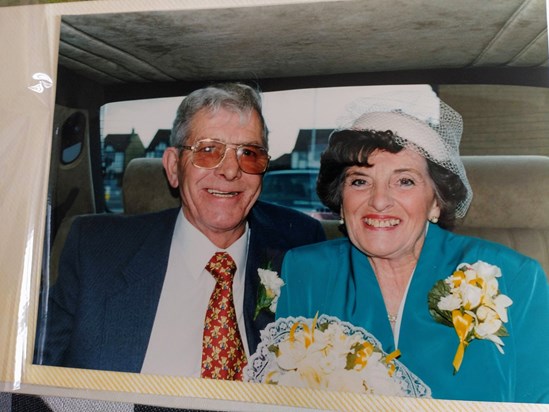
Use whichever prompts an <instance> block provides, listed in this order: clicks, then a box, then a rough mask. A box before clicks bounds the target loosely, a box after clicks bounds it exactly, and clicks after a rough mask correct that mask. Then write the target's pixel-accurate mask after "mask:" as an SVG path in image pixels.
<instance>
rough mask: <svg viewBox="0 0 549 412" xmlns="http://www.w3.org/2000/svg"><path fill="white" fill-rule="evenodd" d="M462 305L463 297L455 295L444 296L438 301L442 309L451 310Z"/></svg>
mask: <svg viewBox="0 0 549 412" xmlns="http://www.w3.org/2000/svg"><path fill="white" fill-rule="evenodd" d="M460 306H461V299H460V298H459V297H457V296H455V295H447V296H443V297H442V298H441V299H440V301H439V302H438V308H439V309H440V310H449V311H452V310H454V309H458V308H459V307H460Z"/></svg>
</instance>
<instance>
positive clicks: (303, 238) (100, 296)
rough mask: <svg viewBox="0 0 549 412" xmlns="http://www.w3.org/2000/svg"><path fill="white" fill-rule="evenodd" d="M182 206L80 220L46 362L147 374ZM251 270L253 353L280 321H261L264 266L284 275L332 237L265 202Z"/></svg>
mask: <svg viewBox="0 0 549 412" xmlns="http://www.w3.org/2000/svg"><path fill="white" fill-rule="evenodd" d="M180 210H181V209H180V208H176V209H168V210H165V211H161V212H157V213H151V214H144V215H135V216H123V215H96V216H86V217H81V218H78V219H76V220H75V222H74V224H73V225H72V227H71V230H70V233H69V235H68V237H67V240H66V243H65V247H64V250H63V252H62V255H61V260H60V265H59V278H58V280H57V282H56V284H55V285H54V286H53V287H52V290H51V291H50V294H49V304H48V312H47V314H45V315H46V316H47V317H48V320H47V327H46V331H45V335H46V339H45V344H44V346H43V348H38V349H37V353H38V352H41V351H43V352H42V354H43V361H42V363H43V364H46V365H55V366H67V367H76V368H86V369H99V370H111V371H124V372H140V371H141V367H142V365H143V361H144V358H145V353H146V351H147V346H148V343H149V338H150V335H151V331H152V327H153V323H154V319H155V315H156V309H157V306H158V302H159V300H160V293H161V291H162V285H163V283H164V277H165V274H166V269H167V265H168V257H169V251H170V245H171V239H172V234H173V231H174V227H175V222H176V218H177V215H178V213H180ZM248 223H249V226H250V229H251V234H250V236H251V237H250V242H249V250H248V261H247V265H246V275H245V276H246V279H245V293H244V319H245V324H246V336H247V339H248V346H249V348H250V351H251V352H252V353H253V352H255V350H256V348H257V345H258V343H259V341H260V331H261V330H262V329H263V328H264V327H265V326H266V325H267V324H268V323H269V322H272V321H273V320H274V315H272V314H271V313H268V312H266V311H262V312H261V313H260V314H259V316H258V317H257V318H256V319H255V320H254V319H253V316H254V310H255V306H256V301H257V289H258V285H259V276H258V274H257V269H258V268H266V267H267V265H268V264H269V263H270V264H272V267H273V270H276V271H278V272H279V273H280V267H281V263H282V258H283V256H284V254H285V252H286V251H287V250H288V249H291V248H293V247H296V246H300V245H304V244H308V243H315V242H318V241H321V240H324V238H325V235H324V231H323V230H322V226H321V225H320V223H319V222H318V221H316V220H314V219H312V218H310V217H309V216H306V215H304V214H302V213H299V212H295V211H293V210H290V209H287V208H282V207H279V206H275V205H272V204H268V203H263V202H257V203H256V205H254V207H253V208H252V210H251V212H250V215H249V217H248Z"/></svg>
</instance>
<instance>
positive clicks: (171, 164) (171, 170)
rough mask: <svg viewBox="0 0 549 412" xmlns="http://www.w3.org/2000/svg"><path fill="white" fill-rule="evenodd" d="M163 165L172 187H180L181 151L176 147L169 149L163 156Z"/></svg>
mask: <svg viewBox="0 0 549 412" xmlns="http://www.w3.org/2000/svg"><path fill="white" fill-rule="evenodd" d="M162 165H163V166H164V170H165V171H166V176H167V178H168V182H169V183H170V186H171V187H173V188H176V187H177V186H179V179H178V178H177V176H178V165H179V151H178V150H177V149H176V148H175V147H168V148H167V149H166V150H165V151H164V154H163V155H162Z"/></svg>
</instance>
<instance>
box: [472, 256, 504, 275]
mask: <svg viewBox="0 0 549 412" xmlns="http://www.w3.org/2000/svg"><path fill="white" fill-rule="evenodd" d="M471 267H472V268H473V270H474V271H475V272H476V273H477V274H478V275H479V276H480V277H482V278H483V279H486V280H487V279H491V278H492V279H493V278H499V277H501V269H500V268H499V267H497V266H495V265H491V264H489V263H486V262H483V261H482V260H479V261H478V262H476V263H473V264H472V265H471Z"/></svg>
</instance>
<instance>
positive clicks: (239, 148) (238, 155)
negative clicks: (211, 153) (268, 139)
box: [176, 139, 271, 175]
mask: <svg viewBox="0 0 549 412" xmlns="http://www.w3.org/2000/svg"><path fill="white" fill-rule="evenodd" d="M208 142H212V143H219V144H222V145H224V146H225V150H224V151H223V155H222V156H221V157H220V159H219V162H218V163H217V164H216V165H215V166H211V167H206V166H199V165H197V164H196V163H195V162H194V155H195V153H197V149H198V146H199V145H200V144H201V143H208ZM250 146H251V147H254V148H256V149H259V150H260V151H262V152H264V153H265V154H266V155H267V162H266V163H265V168H264V169H263V170H262V171H261V172H255V173H251V172H247V171H246V170H244V169H243V168H242V165H241V164H240V158H241V156H242V149H243V148H246V147H250ZM176 147H177V148H179V149H180V153H183V150H189V151H190V152H191V153H192V154H191V163H192V165H193V166H194V167H197V168H199V169H207V170H211V169H216V168H218V167H219V166H220V165H221V163H223V160H225V156H226V155H227V150H229V149H233V150H234V151H235V153H236V161H237V163H238V167H239V169H240V170H242V171H243V172H244V173H247V174H250V175H261V174H263V173H265V172H266V171H267V168H268V167H269V162H270V160H271V156H269V153H268V152H267V149H265V147H263V146H261V145H258V144H252V143H242V144H236V143H226V142H223V141H221V140H216V139H201V140H198V141H197V142H195V143H194V144H193V145H192V146H188V145H177V146H176Z"/></svg>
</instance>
